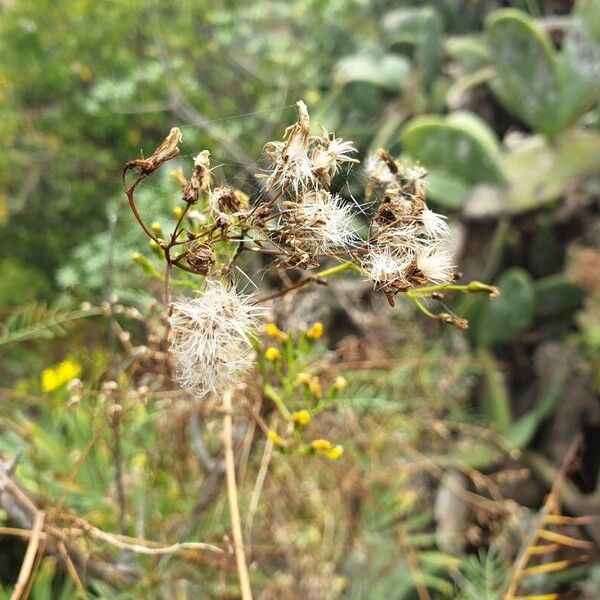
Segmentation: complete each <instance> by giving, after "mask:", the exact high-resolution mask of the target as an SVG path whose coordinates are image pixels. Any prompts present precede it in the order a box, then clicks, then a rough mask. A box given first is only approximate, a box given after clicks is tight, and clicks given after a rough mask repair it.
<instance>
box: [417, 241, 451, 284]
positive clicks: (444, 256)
mask: <svg viewBox="0 0 600 600" xmlns="http://www.w3.org/2000/svg"><path fill="white" fill-rule="evenodd" d="M416 263H417V268H418V269H419V271H421V273H422V274H423V276H424V277H425V278H426V279H428V280H429V281H430V282H431V283H435V284H443V283H450V282H451V281H452V275H453V274H454V268H455V265H454V264H453V263H454V257H453V256H452V253H451V252H449V251H448V250H444V249H443V248H440V247H439V246H431V247H429V248H426V247H424V248H419V249H418V250H417V255H416Z"/></svg>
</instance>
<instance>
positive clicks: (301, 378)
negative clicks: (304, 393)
mask: <svg viewBox="0 0 600 600" xmlns="http://www.w3.org/2000/svg"><path fill="white" fill-rule="evenodd" d="M296 383H297V384H298V385H308V384H309V383H310V375H308V374H307V373H298V377H296Z"/></svg>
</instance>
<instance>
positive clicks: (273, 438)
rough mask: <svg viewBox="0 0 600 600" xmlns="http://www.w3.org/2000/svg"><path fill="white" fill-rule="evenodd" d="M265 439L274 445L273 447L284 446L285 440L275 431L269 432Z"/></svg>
mask: <svg viewBox="0 0 600 600" xmlns="http://www.w3.org/2000/svg"><path fill="white" fill-rule="evenodd" d="M267 439H268V440H269V441H270V442H272V443H273V444H275V446H280V447H283V446H285V440H284V439H283V438H282V437H281V436H280V435H279V434H278V433H277V432H276V431H269V433H267Z"/></svg>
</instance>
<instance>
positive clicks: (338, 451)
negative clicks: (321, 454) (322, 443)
mask: <svg viewBox="0 0 600 600" xmlns="http://www.w3.org/2000/svg"><path fill="white" fill-rule="evenodd" d="M342 454H344V447H343V446H334V447H333V448H331V450H328V451H327V452H326V453H325V456H327V458H329V459H330V460H337V459H338V458H339V457H340V456H342Z"/></svg>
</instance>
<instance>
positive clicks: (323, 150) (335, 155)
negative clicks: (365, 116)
mask: <svg viewBox="0 0 600 600" xmlns="http://www.w3.org/2000/svg"><path fill="white" fill-rule="evenodd" d="M356 152H357V150H356V148H355V147H354V143H353V142H351V141H346V142H345V141H344V140H342V139H341V138H336V137H335V136H333V137H331V138H330V137H329V133H327V131H324V132H323V138H321V139H317V140H316V143H315V145H314V148H313V150H312V153H311V158H310V160H311V164H312V170H313V173H314V174H315V177H317V179H319V180H320V181H323V182H324V183H325V184H327V185H329V184H330V183H331V180H332V178H333V177H334V176H335V175H336V174H337V172H338V171H339V168H340V165H341V164H342V163H356V162H359V161H358V160H357V159H356V158H352V157H351V156H350V155H351V154H354V153H356Z"/></svg>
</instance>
